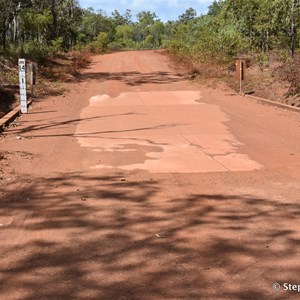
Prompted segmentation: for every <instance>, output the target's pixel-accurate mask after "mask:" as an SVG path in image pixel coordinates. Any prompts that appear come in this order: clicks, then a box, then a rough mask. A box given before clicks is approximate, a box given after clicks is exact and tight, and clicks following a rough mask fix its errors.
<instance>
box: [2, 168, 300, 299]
mask: <svg viewBox="0 0 300 300" xmlns="http://www.w3.org/2000/svg"><path fill="white" fill-rule="evenodd" d="M167 186H168V183H167V182H164V181H163V180H161V181H156V180H152V179H151V178H150V179H149V180H145V179H141V180H137V179H134V180H131V179H130V178H128V179H126V178H123V177H122V175H121V174H117V175H115V176H102V177H100V176H96V177H92V176H88V175H83V174H82V175H80V174H61V176H59V177H56V178H39V179H35V180H34V181H33V183H32V184H31V185H30V186H28V188H27V189H23V190H16V191H14V192H11V193H10V194H7V195H6V197H5V199H3V200H2V201H1V203H0V220H4V221H5V220H8V221H9V222H7V224H6V223H5V222H4V221H2V222H3V224H2V225H3V226H2V227H1V229H0V230H1V231H0V233H1V238H2V250H1V259H2V260H3V263H2V264H1V268H0V271H1V283H0V295H2V298H3V297H4V298H3V299H10V298H11V299H14V298H18V297H19V298H22V299H25V300H29V299H203V298H207V299H224V298H228V299H270V297H272V298H276V297H277V296H276V294H274V292H272V282H274V281H277V280H281V279H282V280H283V277H282V276H285V277H284V279H285V280H287V281H288V280H291V281H292V280H295V279H297V278H298V277H297V275H299V259H298V260H297V257H298V255H299V252H298V249H299V244H300V238H299V232H298V231H297V227H295V226H294V225H293V224H295V222H297V220H298V219H299V215H300V204H295V203H288V202H283V201H280V200H276V199H264V198H261V197H257V196H253V195H225V194H207V195H206V194H192V195H191V194H187V195H182V196H180V197H177V198H176V197H174V196H172V193H166V192H165V191H164V188H165V187H167ZM170 188H171V187H170ZM279 295H280V294H278V297H279ZM281 298H282V294H281Z"/></svg>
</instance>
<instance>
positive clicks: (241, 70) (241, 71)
mask: <svg viewBox="0 0 300 300" xmlns="http://www.w3.org/2000/svg"><path fill="white" fill-rule="evenodd" d="M235 65H236V77H237V79H238V80H239V81H240V93H241V94H242V91H243V87H242V82H243V81H244V80H245V79H246V68H247V63H246V59H242V58H238V59H237V60H236V62H235Z"/></svg>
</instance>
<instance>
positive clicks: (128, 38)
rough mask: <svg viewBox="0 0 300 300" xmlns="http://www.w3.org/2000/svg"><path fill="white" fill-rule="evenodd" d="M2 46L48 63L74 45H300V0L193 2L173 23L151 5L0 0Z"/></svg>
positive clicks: (209, 53) (204, 55)
mask: <svg viewBox="0 0 300 300" xmlns="http://www.w3.org/2000/svg"><path fill="white" fill-rule="evenodd" d="M0 7H1V10H0V51H2V52H7V51H10V52H15V53H17V54H22V55H30V56H31V57H33V58H34V59H36V60H37V61H38V62H40V63H42V62H43V61H44V60H45V59H46V58H47V56H49V55H51V53H58V52H59V51H67V50H68V49H70V48H74V47H77V48H81V49H89V50H92V51H94V52H99V53H102V52H105V51H108V50H118V49H143V48H148V49H149V48H150V49H152V48H159V47H163V46H164V47H169V48H170V49H172V50H173V51H175V52H176V53H179V54H180V55H188V56H190V57H193V58H194V59H198V60H203V61H205V60H208V59H214V60H217V61H220V62H222V63H225V62H226V61H229V60H231V59H232V57H234V56H236V55H237V54H238V53H240V52H245V51H246V52H251V51H252V52H253V51H254V52H255V51H256V52H257V51H258V52H260V51H261V52H267V51H269V50H273V49H285V50H288V51H289V52H290V54H291V55H292V56H293V55H294V54H295V51H296V50H297V49H298V48H299V47H300V0H272V1H270V0H247V1H245V0H214V1H213V3H212V4H211V5H210V7H209V10H208V13H207V15H201V16H197V11H196V10H195V9H194V8H188V9H187V10H186V11H185V12H183V13H182V14H181V15H180V16H179V17H178V19H177V20H175V21H168V22H166V23H164V22H162V21H161V20H159V18H158V16H157V15H156V14H155V13H154V12H151V11H141V12H139V13H138V14H137V16H136V21H133V18H132V13H131V11H130V10H126V11H125V13H123V14H122V13H120V12H119V11H118V10H114V11H113V12H112V13H111V14H110V15H107V14H106V13H105V12H103V11H101V10H99V11H95V10H94V9H92V8H88V9H83V8H81V7H80V5H79V3H78V1H77V0H0Z"/></svg>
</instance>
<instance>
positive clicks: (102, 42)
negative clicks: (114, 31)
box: [90, 32, 109, 54]
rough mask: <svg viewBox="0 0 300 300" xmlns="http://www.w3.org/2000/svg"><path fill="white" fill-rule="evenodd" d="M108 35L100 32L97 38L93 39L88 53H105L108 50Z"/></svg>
mask: <svg viewBox="0 0 300 300" xmlns="http://www.w3.org/2000/svg"><path fill="white" fill-rule="evenodd" d="M108 43H109V38H108V33H107V32H100V33H99V34H98V36H97V37H96V38H95V39H94V41H93V42H92V43H91V44H90V51H91V52H92V53H99V54H103V53H106V52H107V49H108Z"/></svg>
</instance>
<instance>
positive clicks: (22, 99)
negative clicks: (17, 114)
mask: <svg viewBox="0 0 300 300" xmlns="http://www.w3.org/2000/svg"><path fill="white" fill-rule="evenodd" d="M19 80H20V102H21V112H22V114H27V113H28V110H27V92H26V63H25V59H19Z"/></svg>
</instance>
